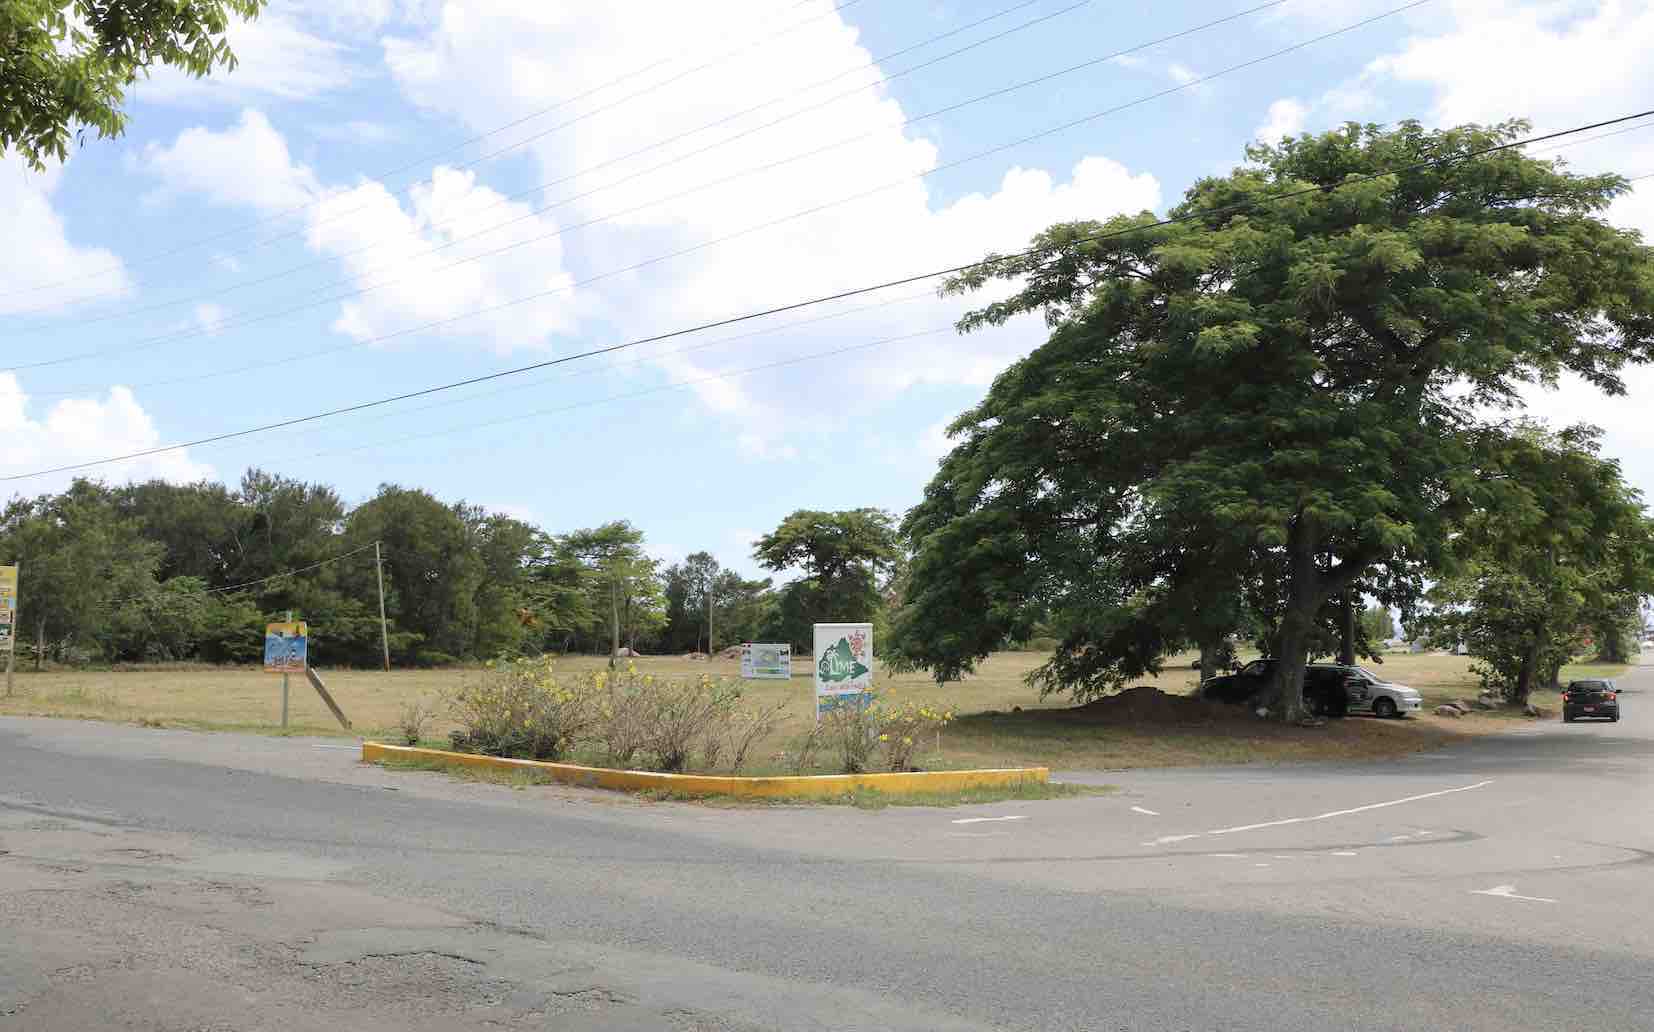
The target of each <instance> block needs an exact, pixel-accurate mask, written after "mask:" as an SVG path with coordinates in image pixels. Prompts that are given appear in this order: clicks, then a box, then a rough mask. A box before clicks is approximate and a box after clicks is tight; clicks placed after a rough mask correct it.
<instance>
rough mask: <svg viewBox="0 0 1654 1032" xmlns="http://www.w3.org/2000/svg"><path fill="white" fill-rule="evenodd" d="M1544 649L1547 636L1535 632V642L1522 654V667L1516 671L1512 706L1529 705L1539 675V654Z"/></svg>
mask: <svg viewBox="0 0 1654 1032" xmlns="http://www.w3.org/2000/svg"><path fill="white" fill-rule="evenodd" d="M1544 647H1545V635H1544V634H1543V633H1542V632H1535V633H1534V636H1533V640H1532V641H1530V642H1529V643H1528V650H1527V651H1526V652H1524V653H1522V666H1521V667H1520V668H1519V669H1518V670H1517V671H1516V683H1515V684H1514V685H1512V686H1511V691H1510V702H1511V705H1513V706H1526V705H1527V704H1528V697H1529V696H1530V695H1532V694H1533V684H1534V680H1535V678H1536V677H1537V676H1538V675H1539V653H1540V651H1541V650H1543V649H1544Z"/></svg>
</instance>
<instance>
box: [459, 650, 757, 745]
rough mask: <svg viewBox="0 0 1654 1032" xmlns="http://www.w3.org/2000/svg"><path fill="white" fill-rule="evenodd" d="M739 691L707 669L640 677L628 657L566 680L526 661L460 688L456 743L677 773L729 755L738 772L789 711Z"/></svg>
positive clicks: (547, 664)
mask: <svg viewBox="0 0 1654 1032" xmlns="http://www.w3.org/2000/svg"><path fill="white" fill-rule="evenodd" d="M741 696H742V691H741V686H740V685H739V684H731V683H729V682H726V681H722V680H717V679H714V678H712V677H710V676H707V675H704V674H703V675H702V676H701V677H699V678H695V679H692V680H685V681H678V680H672V679H663V678H656V677H653V676H651V675H647V674H645V675H639V674H638V672H637V668H636V667H635V666H634V665H632V664H627V667H626V669H625V670H624V671H622V672H617V673H613V674H610V673H608V672H597V673H587V674H583V675H581V676H579V677H576V678H573V679H570V680H568V681H559V680H558V679H557V678H556V676H555V675H554V674H553V672H552V665H551V661H550V660H549V659H541V660H538V661H530V660H519V661H517V662H514V663H510V664H506V665H503V666H500V667H498V668H497V669H491V670H490V672H489V673H488V674H487V675H486V676H485V677H484V678H483V679H482V681H481V682H480V683H477V684H473V685H468V686H466V687H465V688H462V689H461V690H460V691H459V692H458V693H456V695H455V696H454V716H455V718H456V719H457V720H458V721H459V723H460V726H461V730H460V731H458V732H456V733H455V735H454V739H453V741H454V747H455V748H456V749H461V750H465V751H470V752H481V753H489V754H491V755H497V756H515V757H519V758H523V759H537V760H549V759H559V758H561V757H564V756H567V755H568V754H569V753H570V752H571V751H573V750H575V749H577V748H588V749H590V750H591V751H593V752H595V753H597V754H599V755H600V756H601V757H602V760H603V762H604V763H607V764H608V765H610V766H615V767H627V766H632V765H634V764H638V765H643V766H647V767H649V768H652V769H654V770H661V771H667V772H670V773H678V772H681V771H684V770H686V769H688V768H689V767H690V766H691V765H692V764H695V761H697V760H698V761H699V763H698V766H699V767H700V768H701V769H710V768H713V767H716V766H717V765H718V763H719V761H720V760H722V759H724V758H725V757H726V756H728V757H729V759H730V764H731V769H732V770H733V771H735V772H739V771H740V769H741V767H742V766H744V765H745V763H746V761H747V757H748V754H749V753H750V752H751V750H752V747H753V745H754V744H755V743H756V742H757V741H758V740H759V739H761V738H763V737H764V736H765V735H767V734H769V733H770V732H771V731H773V730H774V729H775V727H776V725H777V724H779V723H780V721H781V717H782V713H783V711H784V710H785V703H782V704H781V705H778V706H775V707H773V708H771V709H766V710H759V711H746V710H742V709H741V708H740V702H741Z"/></svg>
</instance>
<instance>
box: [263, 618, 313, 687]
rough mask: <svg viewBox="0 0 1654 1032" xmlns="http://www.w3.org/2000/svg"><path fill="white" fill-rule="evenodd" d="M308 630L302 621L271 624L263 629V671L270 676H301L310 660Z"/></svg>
mask: <svg viewBox="0 0 1654 1032" xmlns="http://www.w3.org/2000/svg"><path fill="white" fill-rule="evenodd" d="M309 646H310V628H309V627H307V626H305V623H304V621H303V620H299V621H296V622H294V623H273V624H270V625H269V626H267V627H266V628H265V629H264V670H265V672H266V673H270V674H302V673H304V668H305V666H306V664H307V662H308V661H309V659H310V656H309Z"/></svg>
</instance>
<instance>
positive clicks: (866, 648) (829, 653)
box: [815, 623, 873, 717]
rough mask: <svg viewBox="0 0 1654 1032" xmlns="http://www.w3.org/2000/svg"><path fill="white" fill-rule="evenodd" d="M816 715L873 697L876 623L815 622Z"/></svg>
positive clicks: (866, 700)
mask: <svg viewBox="0 0 1654 1032" xmlns="http://www.w3.org/2000/svg"><path fill="white" fill-rule="evenodd" d="M815 686H816V716H817V717H819V716H820V715H821V714H822V713H823V712H825V711H827V710H830V709H836V708H838V707H839V706H845V705H856V706H866V705H867V704H868V703H869V702H871V701H872V698H873V625H872V624H865V623H858V624H816V625H815Z"/></svg>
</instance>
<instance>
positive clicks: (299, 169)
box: [143, 108, 322, 213]
mask: <svg viewBox="0 0 1654 1032" xmlns="http://www.w3.org/2000/svg"><path fill="white" fill-rule="evenodd" d="M143 163H144V165H145V167H146V168H147V169H148V170H149V171H150V172H151V173H152V174H153V175H155V176H156V177H157V178H158V179H160V180H161V193H162V194H163V196H165V195H192V196H197V197H205V198H206V199H208V200H210V201H212V202H213V203H215V204H223V205H229V206H248V207H253V208H257V209H258V210H259V211H261V212H268V213H273V212H277V211H284V210H286V209H288V208H298V207H302V206H304V205H306V204H309V203H310V202H311V201H313V200H315V199H316V198H317V197H318V196H320V194H321V193H322V187H321V183H320V182H319V181H318V180H317V178H316V174H315V173H314V172H312V171H311V170H310V169H309V168H308V167H306V166H304V165H299V164H295V163H294V161H293V158H292V155H291V154H290V153H289V151H288V149H287V140H286V139H285V138H283V136H282V135H281V133H279V132H277V131H276V129H275V127H274V126H272V125H271V124H270V120H269V119H268V118H266V117H265V116H264V114H263V113H262V112H259V111H255V110H253V109H251V108H248V109H246V110H244V111H242V112H241V118H240V119H239V120H238V121H237V122H236V124H235V125H234V126H233V127H231V128H229V129H225V130H223V131H215V130H211V129H207V128H205V127H202V126H198V127H196V128H193V129H185V130H184V131H183V132H181V133H179V134H178V137H177V138H176V139H175V140H174V141H173V142H172V144H171V145H170V146H165V147H163V146H161V145H160V144H154V143H152V144H150V145H149V146H148V147H147V148H146V149H145V150H144V156H143Z"/></svg>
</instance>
